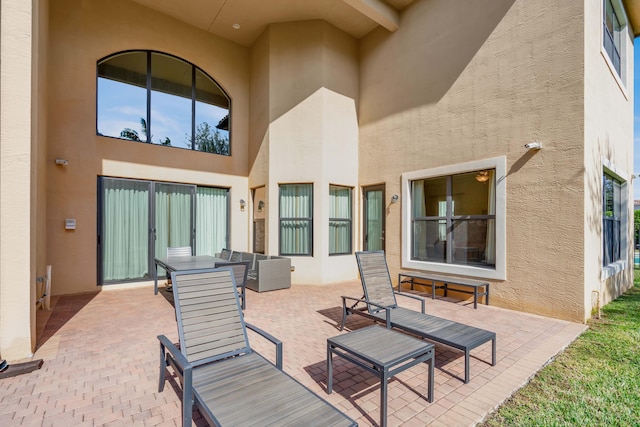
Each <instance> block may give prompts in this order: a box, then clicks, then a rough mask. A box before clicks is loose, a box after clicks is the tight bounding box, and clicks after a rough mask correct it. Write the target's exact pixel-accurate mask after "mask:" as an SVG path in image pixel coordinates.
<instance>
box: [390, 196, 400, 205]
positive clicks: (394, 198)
mask: <svg viewBox="0 0 640 427" xmlns="http://www.w3.org/2000/svg"><path fill="white" fill-rule="evenodd" d="M399 198H400V197H398V195H397V194H394V195H393V196H391V203H397V202H398V199H399Z"/></svg>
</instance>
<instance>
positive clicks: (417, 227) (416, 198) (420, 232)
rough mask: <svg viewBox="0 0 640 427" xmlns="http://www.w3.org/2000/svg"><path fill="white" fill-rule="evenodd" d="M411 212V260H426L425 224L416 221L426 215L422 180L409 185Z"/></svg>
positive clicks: (421, 221) (424, 222)
mask: <svg viewBox="0 0 640 427" xmlns="http://www.w3.org/2000/svg"><path fill="white" fill-rule="evenodd" d="M411 212H412V219H413V258H414V259H426V258H427V223H426V221H423V220H416V218H421V217H424V216H426V215H427V207H426V205H425V195H424V180H419V181H413V182H412V183H411Z"/></svg>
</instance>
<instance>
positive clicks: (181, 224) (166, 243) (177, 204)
mask: <svg viewBox="0 0 640 427" xmlns="http://www.w3.org/2000/svg"><path fill="white" fill-rule="evenodd" d="M192 188H193V187H191V186H187V185H178V184H156V191H155V198H156V201H155V207H156V224H155V226H156V241H155V256H156V257H158V258H165V257H166V256H167V248H168V247H181V246H191V194H192V193H191V189H192ZM160 271H161V269H158V274H160Z"/></svg>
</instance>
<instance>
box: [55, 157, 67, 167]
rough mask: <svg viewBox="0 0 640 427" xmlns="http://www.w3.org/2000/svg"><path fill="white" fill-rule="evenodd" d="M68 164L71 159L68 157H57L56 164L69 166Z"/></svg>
mask: <svg viewBox="0 0 640 427" xmlns="http://www.w3.org/2000/svg"><path fill="white" fill-rule="evenodd" d="M68 164H69V160H67V159H60V158H57V159H56V165H62V166H67V165H68Z"/></svg>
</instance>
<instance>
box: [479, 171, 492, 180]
mask: <svg viewBox="0 0 640 427" xmlns="http://www.w3.org/2000/svg"><path fill="white" fill-rule="evenodd" d="M476 181H478V182H487V181H489V171H480V172H478V173H476Z"/></svg>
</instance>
